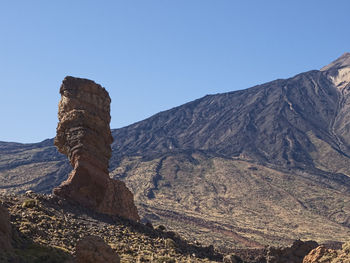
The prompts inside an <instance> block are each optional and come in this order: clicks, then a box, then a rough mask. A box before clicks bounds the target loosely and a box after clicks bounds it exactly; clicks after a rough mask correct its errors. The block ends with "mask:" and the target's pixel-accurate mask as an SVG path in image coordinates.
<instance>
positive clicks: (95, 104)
mask: <svg viewBox="0 0 350 263" xmlns="http://www.w3.org/2000/svg"><path fill="white" fill-rule="evenodd" d="M60 93H61V96H62V97H61V100H60V103H59V109H58V119H59V123H58V126H57V135H56V138H55V145H56V147H57V149H58V150H59V151H60V152H61V153H63V154H65V155H67V156H68V158H69V161H70V163H71V165H72V166H73V168H74V169H73V171H72V172H71V173H70V175H69V177H68V180H67V181H65V182H63V183H62V184H61V185H60V186H59V187H57V188H55V189H54V190H53V192H54V194H55V195H58V196H61V197H63V198H66V199H70V200H74V201H76V202H78V203H79V204H81V205H83V206H85V207H89V208H91V209H93V210H95V211H97V212H100V213H104V214H109V215H119V216H123V217H125V218H129V219H132V220H139V216H138V213H137V209H136V207H135V204H134V200H133V194H132V193H131V192H130V191H129V189H128V188H127V187H126V186H125V184H124V183H123V182H121V181H118V180H113V179H111V178H110V177H109V173H108V162H109V159H110V157H111V153H112V150H111V146H110V145H111V143H112V142H113V138H112V136H111V131H110V127H109V122H110V119H111V117H110V103H111V99H110V97H109V95H108V92H107V91H106V90H105V89H104V88H103V87H101V86H100V85H98V84H96V83H95V82H93V81H91V80H88V79H81V78H74V77H70V76H68V77H66V78H65V79H64V80H63V82H62V86H61V89H60Z"/></svg>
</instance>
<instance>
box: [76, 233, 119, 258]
mask: <svg viewBox="0 0 350 263" xmlns="http://www.w3.org/2000/svg"><path fill="white" fill-rule="evenodd" d="M105 262H109V263H119V262H120V258H119V256H118V255H117V253H115V252H114V251H113V249H112V248H111V247H110V246H108V245H107V244H106V243H105V242H104V241H103V239H102V238H100V237H98V236H87V237H85V238H83V239H82V240H80V241H79V242H78V243H77V247H76V263H105Z"/></svg>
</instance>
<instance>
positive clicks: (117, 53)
mask: <svg viewBox="0 0 350 263" xmlns="http://www.w3.org/2000/svg"><path fill="white" fill-rule="evenodd" d="M349 10H350V1H348V0H335V1H329V0H283V1H282V0H264V1H262V0H255V1H252V0H240V1H235V0H210V1H208V0H139V1H137V0H124V1H96V0H95V1H89V0H84V1H82V0H81V1H79V0H74V1H73V0H70V1H66V0H60V1H47V0H43V1H38V0H31V1H28V0H23V1H17V0H0V37H1V38H0V40H1V41H0V77H1V82H0V83H1V84H0V85H1V86H0V87H1V97H0V98H1V103H0V113H1V114H0V123H1V129H0V141H16V142H38V141H41V140H44V139H46V138H52V137H54V136H55V133H56V125H57V104H58V101H59V98H60V95H59V87H60V84H61V81H62V80H63V78H64V77H65V76H66V75H72V76H76V77H83V78H89V79H93V80H94V81H96V82H97V83H99V84H101V85H102V86H104V87H105V88H106V89H107V90H108V91H109V93H110V96H111V98H112V105H111V107H112V111H111V115H112V121H111V128H118V127H122V126H126V125H129V124H132V123H134V122H136V121H139V120H142V119H145V118H147V117H149V116H151V115H153V114H155V113H157V112H159V111H163V110H167V109H169V108H172V107H175V106H178V105H181V104H183V103H186V102H188V101H191V100H194V99H197V98H200V97H202V96H204V95H206V94H215V93H222V92H227V91H233V90H237V89H245V88H248V87H251V86H253V85H256V84H261V83H264V82H267V81H271V80H274V79H277V78H287V77H291V76H293V75H295V74H297V73H300V72H303V71H308V70H312V69H319V68H321V67H322V66H324V65H326V64H328V63H330V62H331V61H332V60H334V59H336V58H337V57H339V56H340V55H342V54H343V53H344V52H349V51H350V22H349Z"/></svg>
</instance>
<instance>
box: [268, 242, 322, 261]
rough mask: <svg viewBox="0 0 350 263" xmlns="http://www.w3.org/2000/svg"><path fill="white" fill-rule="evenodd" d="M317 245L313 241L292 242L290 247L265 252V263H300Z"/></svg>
mask: <svg viewBox="0 0 350 263" xmlns="http://www.w3.org/2000/svg"><path fill="white" fill-rule="evenodd" d="M317 246H318V244H317V243H316V242H315V241H305V242H303V241H301V240H296V241H294V243H293V245H292V246H291V247H287V248H273V247H271V248H269V250H268V251H267V257H266V262H267V263H301V262H303V258H304V257H305V256H306V255H307V254H308V253H309V252H310V251H311V250H312V249H314V248H315V247H317Z"/></svg>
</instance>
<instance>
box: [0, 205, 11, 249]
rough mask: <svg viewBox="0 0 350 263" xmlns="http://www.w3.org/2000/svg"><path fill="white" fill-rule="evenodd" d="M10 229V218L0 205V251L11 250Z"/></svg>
mask: <svg viewBox="0 0 350 263" xmlns="http://www.w3.org/2000/svg"><path fill="white" fill-rule="evenodd" d="M11 240H12V228H11V224H10V216H9V213H8V211H7V209H6V208H5V207H3V206H2V205H1V204H0V251H2V250H9V249H11V248H12V245H11Z"/></svg>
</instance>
